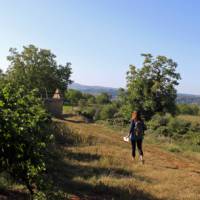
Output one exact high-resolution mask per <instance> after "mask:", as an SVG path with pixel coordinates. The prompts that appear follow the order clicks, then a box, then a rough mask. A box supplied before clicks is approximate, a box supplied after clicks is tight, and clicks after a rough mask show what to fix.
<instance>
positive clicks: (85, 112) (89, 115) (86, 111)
mask: <svg viewBox="0 0 200 200" xmlns="http://www.w3.org/2000/svg"><path fill="white" fill-rule="evenodd" d="M95 113H96V109H95V108H94V107H86V108H83V109H82V110H80V111H79V114H80V115H82V116H84V117H85V118H86V119H87V120H89V121H93V120H94V116H95Z"/></svg>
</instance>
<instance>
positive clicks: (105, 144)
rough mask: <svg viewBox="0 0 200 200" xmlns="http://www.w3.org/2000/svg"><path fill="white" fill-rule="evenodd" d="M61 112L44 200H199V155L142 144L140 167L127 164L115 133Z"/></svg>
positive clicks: (126, 147) (126, 148)
mask: <svg viewBox="0 0 200 200" xmlns="http://www.w3.org/2000/svg"><path fill="white" fill-rule="evenodd" d="M66 112H67V113H66V114H65V117H66V118H65V119H63V120H58V119H57V120H56V121H57V122H58V123H60V125H61V127H62V128H63V135H58V137H57V138H56V141H57V145H56V148H54V150H53V151H54V152H50V154H49V155H48V157H47V161H48V166H47V174H46V182H45V186H46V188H47V191H45V192H46V194H47V195H49V197H48V198H47V199H48V200H50V199H52V200H53V199H59V200H62V199H73V200H80V199H81V200H83V199H84V200H86V199H89V200H104V199H105V200H112V199H113V200H116V199H124V200H135V199H136V200H137V199H138V200H158V199H160V200H161V199H162V200H179V199H180V200H184V199H185V200H198V199H200V154H199V153H194V154H191V153H190V154H188V153H185V154H183V153H175V152H174V153H173V152H169V151H167V150H165V149H163V148H161V147H160V145H159V144H157V143H155V142H151V139H145V140H144V153H145V164H144V165H142V164H141V163H140V162H139V160H136V161H135V162H133V161H132V159H131V146H130V143H125V142H123V141H122V136H123V134H122V132H121V130H120V131H118V130H116V129H115V130H114V129H112V128H109V127H107V126H105V125H102V124H93V123H85V122H84V120H83V119H82V118H81V117H78V116H73V114H71V113H69V112H71V111H70V109H66ZM184 117H185V116H184ZM65 129H66V130H65ZM59 134H60V133H59ZM147 137H149V136H147ZM169 148H171V149H173V148H175V147H174V146H173V145H172V146H169ZM48 185H50V187H48ZM52 186H53V187H52ZM51 190H52V191H51ZM55 192H57V193H56V195H55ZM48 193H49V194H48ZM52 194H54V195H55V196H54V197H52ZM69 194H70V195H69ZM50 197H51V198H50ZM0 198H1V196H0Z"/></svg>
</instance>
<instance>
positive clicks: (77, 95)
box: [65, 89, 83, 105]
mask: <svg viewBox="0 0 200 200" xmlns="http://www.w3.org/2000/svg"><path fill="white" fill-rule="evenodd" d="M82 98H83V94H82V92H80V91H78V90H74V89H69V90H68V91H67V92H65V100H66V101H67V102H68V103H69V104H71V105H77V104H78V102H79V100H80V99H82Z"/></svg>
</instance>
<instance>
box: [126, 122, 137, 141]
mask: <svg viewBox="0 0 200 200" xmlns="http://www.w3.org/2000/svg"><path fill="white" fill-rule="evenodd" d="M134 128H135V123H134V121H133V120H131V125H130V131H129V134H128V135H127V137H130V135H131V133H133V132H134Z"/></svg>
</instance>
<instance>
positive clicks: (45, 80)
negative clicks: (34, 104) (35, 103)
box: [7, 45, 72, 96]
mask: <svg viewBox="0 0 200 200" xmlns="http://www.w3.org/2000/svg"><path fill="white" fill-rule="evenodd" d="M55 58H56V56H55V55H54V54H52V53H51V51H50V50H47V49H39V48H37V47H35V46H34V45H29V46H27V47H25V46H24V47H23V50H22V52H21V53H19V52H18V51H17V49H15V48H11V49H10V55H9V56H8V57H7V59H8V61H9V62H10V65H9V69H8V71H7V79H8V80H9V82H10V83H12V84H13V85H15V86H19V87H20V86H22V85H23V86H24V87H26V88H27V90H32V89H38V90H39V92H40V93H41V94H42V95H43V96H45V95H46V94H50V95H52V94H53V93H54V92H55V90H56V89H57V88H58V89H60V90H61V91H62V92H64V91H65V90H66V89H67V87H68V84H69V83H71V80H70V76H71V73H72V72H71V63H67V64H66V65H65V66H62V65H58V64H57V62H56V60H55Z"/></svg>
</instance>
